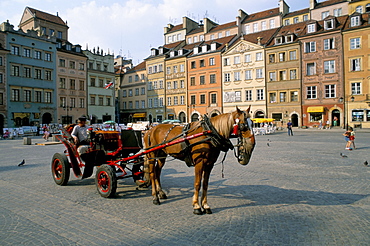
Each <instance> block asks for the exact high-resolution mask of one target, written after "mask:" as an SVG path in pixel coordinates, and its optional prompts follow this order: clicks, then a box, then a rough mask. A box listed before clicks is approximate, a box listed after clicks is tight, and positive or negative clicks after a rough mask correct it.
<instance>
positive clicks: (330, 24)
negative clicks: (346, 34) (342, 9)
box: [324, 19, 334, 30]
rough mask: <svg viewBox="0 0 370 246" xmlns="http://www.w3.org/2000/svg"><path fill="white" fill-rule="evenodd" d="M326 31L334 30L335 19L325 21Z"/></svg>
mask: <svg viewBox="0 0 370 246" xmlns="http://www.w3.org/2000/svg"><path fill="white" fill-rule="evenodd" d="M324 28H325V30H330V29H333V28H334V19H331V20H326V21H324Z"/></svg>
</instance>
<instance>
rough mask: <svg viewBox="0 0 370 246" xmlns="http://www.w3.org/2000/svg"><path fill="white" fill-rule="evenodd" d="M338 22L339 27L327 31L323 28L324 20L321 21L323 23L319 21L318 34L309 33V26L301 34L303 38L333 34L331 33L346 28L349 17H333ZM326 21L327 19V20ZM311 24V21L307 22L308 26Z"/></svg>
mask: <svg viewBox="0 0 370 246" xmlns="http://www.w3.org/2000/svg"><path fill="white" fill-rule="evenodd" d="M333 18H335V19H336V20H337V25H336V27H335V28H334V29H330V30H325V29H324V28H323V26H324V20H321V21H318V22H317V27H318V28H317V30H316V32H314V33H307V25H306V27H305V29H304V31H303V32H301V36H305V35H311V34H315V35H317V34H319V33H325V32H331V31H336V30H340V29H343V28H344V27H345V24H346V22H347V19H348V16H347V15H344V16H339V17H333ZM325 20H326V19H325ZM308 23H310V21H308V22H306V24H308Z"/></svg>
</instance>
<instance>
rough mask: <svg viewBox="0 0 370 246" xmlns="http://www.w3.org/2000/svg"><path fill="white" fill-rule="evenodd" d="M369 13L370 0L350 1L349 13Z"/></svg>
mask: <svg viewBox="0 0 370 246" xmlns="http://www.w3.org/2000/svg"><path fill="white" fill-rule="evenodd" d="M355 12H357V13H360V14H363V13H369V12H370V0H349V3H348V13H349V14H350V15H351V14H353V13H355Z"/></svg>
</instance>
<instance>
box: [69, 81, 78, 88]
mask: <svg viewBox="0 0 370 246" xmlns="http://www.w3.org/2000/svg"><path fill="white" fill-rule="evenodd" d="M69 89H70V90H75V89H76V80H74V79H70V80H69Z"/></svg>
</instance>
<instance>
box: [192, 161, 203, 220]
mask: <svg viewBox="0 0 370 246" xmlns="http://www.w3.org/2000/svg"><path fill="white" fill-rule="evenodd" d="M194 174H195V175H194V195H193V213H194V214H197V215H201V214H203V212H202V208H201V206H200V205H199V190H200V185H201V182H202V175H203V161H201V162H199V163H197V164H195V166H194Z"/></svg>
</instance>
